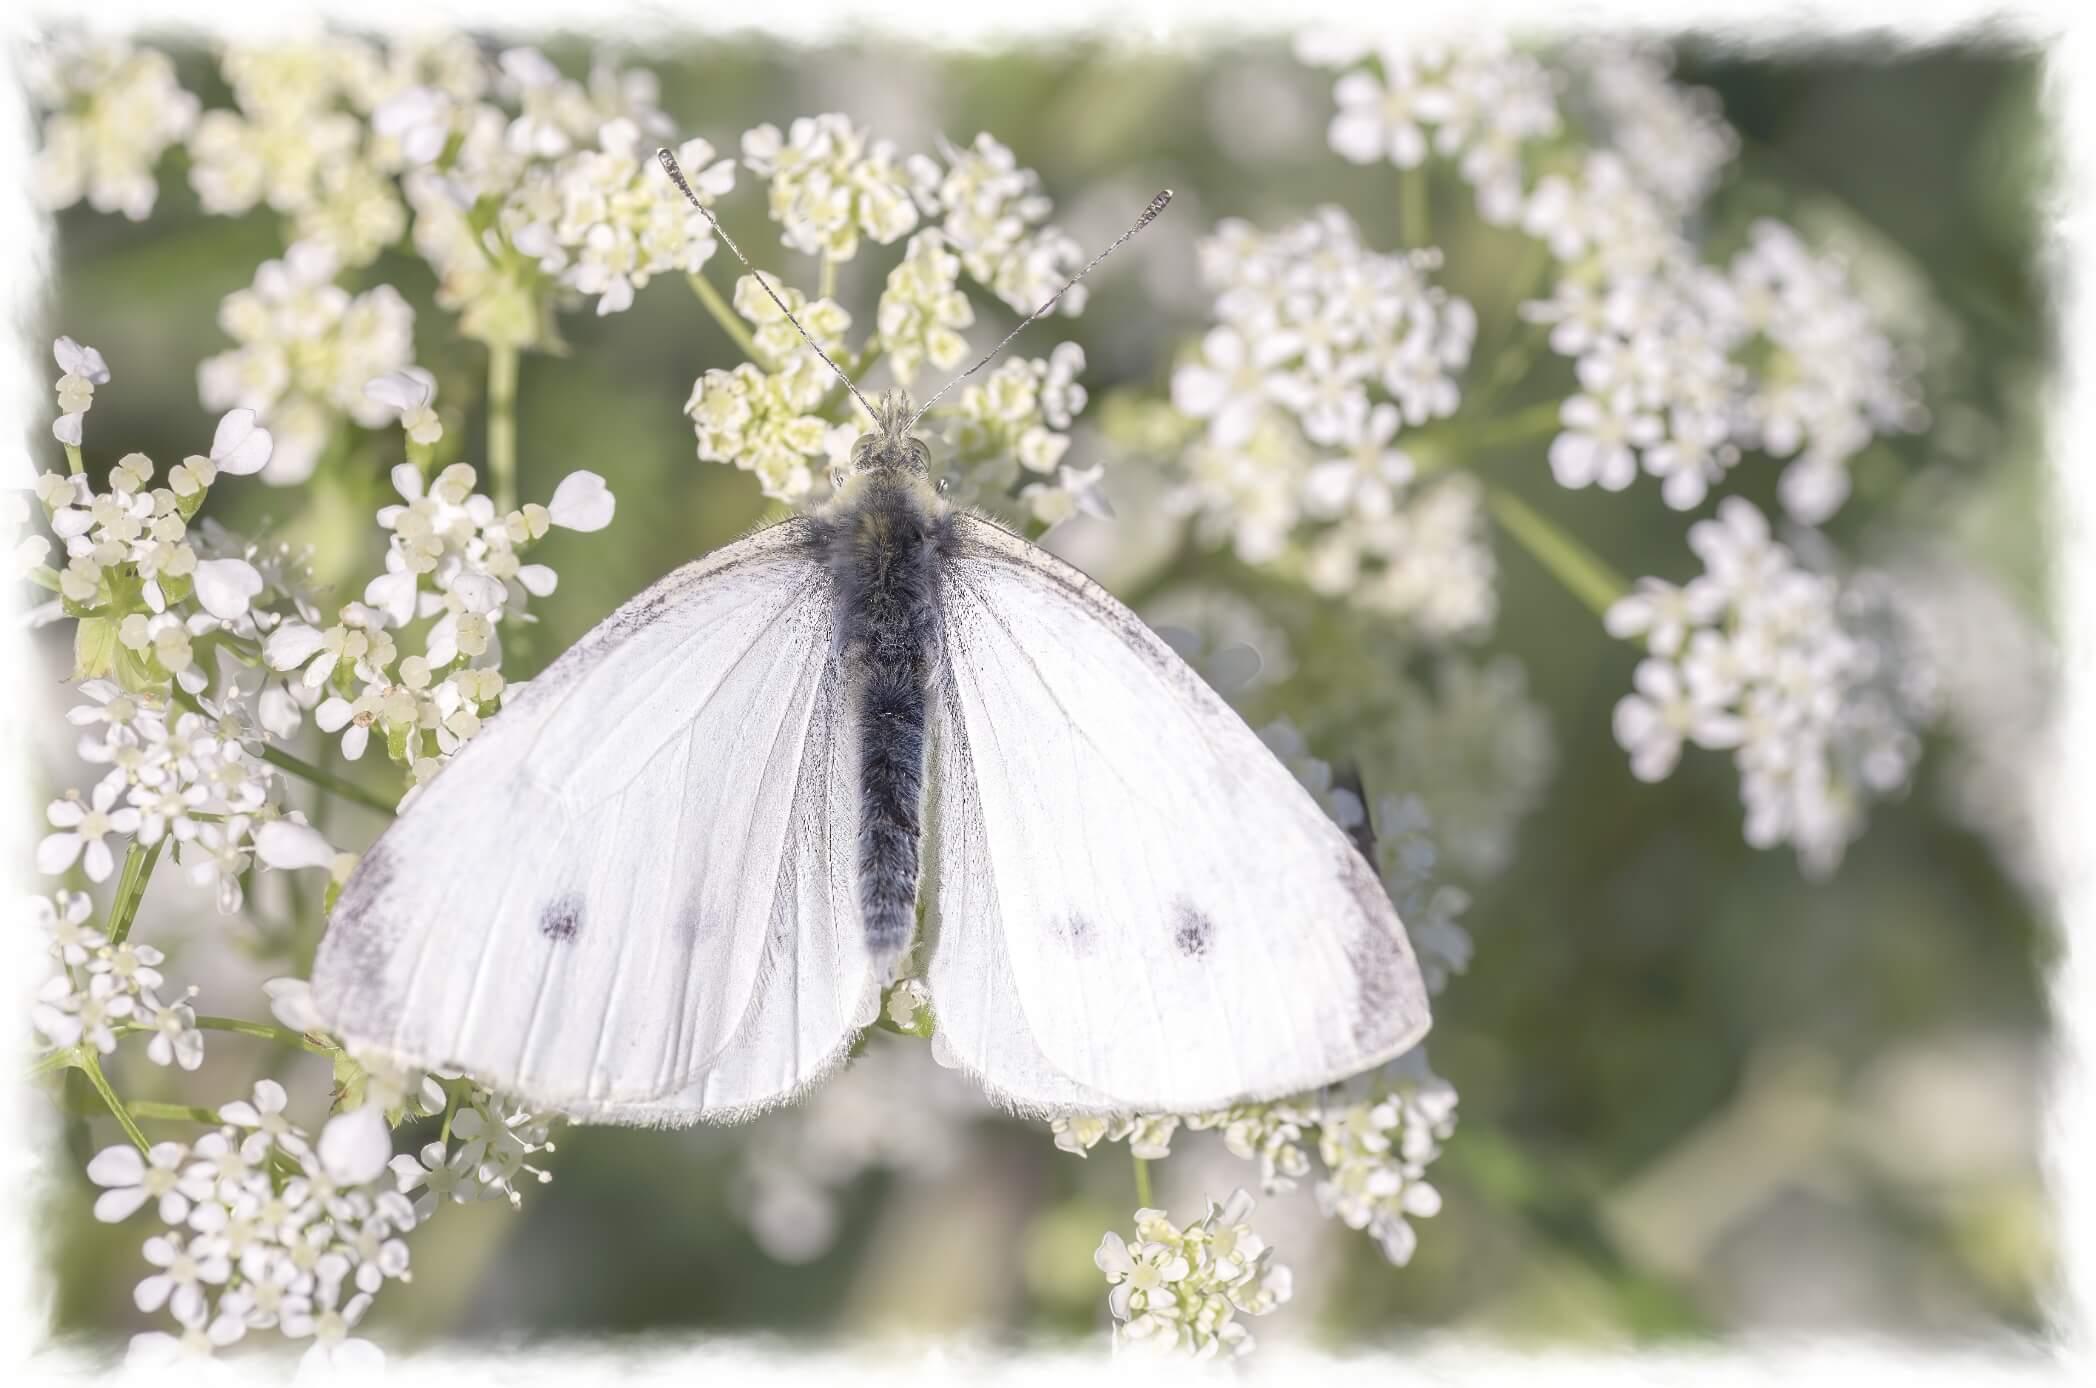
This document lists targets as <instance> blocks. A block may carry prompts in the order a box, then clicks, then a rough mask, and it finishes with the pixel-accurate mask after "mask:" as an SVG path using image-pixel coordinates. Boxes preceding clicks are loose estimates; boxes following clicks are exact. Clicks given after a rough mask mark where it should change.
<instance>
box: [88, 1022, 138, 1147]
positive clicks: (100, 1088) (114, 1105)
mask: <svg viewBox="0 0 2096 1388" xmlns="http://www.w3.org/2000/svg"><path fill="white" fill-rule="evenodd" d="M80 1068H81V1069H83V1070H85V1071H86V1072H87V1082H88V1083H89V1084H92V1085H93V1086H94V1087H95V1093H97V1094H99V1095H101V1096H102V1102H103V1103H105V1104H107V1105H108V1106H109V1111H110V1112H111V1113H112V1114H114V1115H115V1116H116V1121H117V1125H118V1126H119V1127H121V1128H122V1129H123V1130H124V1136H126V1137H128V1138H130V1139H131V1143H132V1145H133V1146H135V1147H137V1148H138V1150H139V1151H141V1152H150V1151H151V1150H152V1149H153V1144H152V1143H150V1142H147V1141H146V1135H145V1134H144V1133H142V1132H140V1131H139V1130H138V1124H137V1122H136V1121H134V1120H133V1119H132V1117H131V1113H130V1110H128V1109H126V1108H125V1107H124V1101H123V1100H122V1099H119V1098H117V1096H116V1091H115V1090H114V1089H111V1088H110V1087H109V1079H108V1077H107V1076H105V1075H104V1074H103V1073H102V1062H101V1060H100V1059H99V1058H98V1057H97V1056H96V1055H95V1048H94V1047H93V1046H88V1045H83V1046H82V1047H81V1048H80Z"/></svg>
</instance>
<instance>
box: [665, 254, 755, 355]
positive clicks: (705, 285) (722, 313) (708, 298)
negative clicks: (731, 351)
mask: <svg viewBox="0 0 2096 1388" xmlns="http://www.w3.org/2000/svg"><path fill="white" fill-rule="evenodd" d="M684 279H685V282H686V283H688V284H689V285H690V286H691V292H692V293H694V294H696V295H698V296H699V302H700V303H702V304H704V305H705V306H706V311H707V312H708V313H710V314H712V315H713V321H714V322H716V323H718V324H720V326H721V331H722V332H724V333H726V334H727V335H728V336H729V337H730V338H732V339H733V340H734V343H735V345H736V346H737V347H740V348H741V349H742V354H743V355H744V356H746V357H748V358H749V359H750V360H751V361H753V362H755V363H756V364H757V365H759V366H763V365H764V364H765V362H764V354H763V353H761V352H759V351H758V350H757V339H756V338H754V337H751V336H750V330H749V326H748V325H747V324H746V323H744V322H743V321H742V319H741V318H740V317H738V316H737V315H736V313H735V310H734V309H732V308H730V307H728V301H727V300H726V299H723V298H722V297H721V296H720V291H719V290H718V289H715V288H714V287H713V284H712V282H711V281H709V280H708V279H707V278H706V277H705V276H704V275H701V274H699V273H697V272H696V271H695V272H693V273H692V274H689V275H686V276H685V277H684Z"/></svg>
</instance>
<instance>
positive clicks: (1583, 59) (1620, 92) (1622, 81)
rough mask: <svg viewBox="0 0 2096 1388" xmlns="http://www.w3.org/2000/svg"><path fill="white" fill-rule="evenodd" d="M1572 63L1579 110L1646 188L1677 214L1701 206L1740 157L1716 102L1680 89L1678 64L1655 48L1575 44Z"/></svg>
mask: <svg viewBox="0 0 2096 1388" xmlns="http://www.w3.org/2000/svg"><path fill="white" fill-rule="evenodd" d="M1565 59H1566V61H1567V64H1568V66H1569V67H1570V69H1571V73H1572V76H1573V92H1572V94H1571V97H1570V100H1571V102H1572V104H1573V105H1574V106H1575V107H1580V108H1583V114H1584V116H1585V119H1586V122H1587V124H1589V125H1591V126H1593V127H1594V129H1595V131H1596V133H1597V134H1598V136H1599V137H1600V138H1601V139H1602V140H1603V141H1605V142H1606V143H1607V144H1608V145H1610V146H1611V147H1612V148H1614V149H1615V150H1616V151H1617V152H1618V153H1619V154H1621V155H1622V157H1623V160H1624V162H1625V163H1626V164H1628V165H1629V166H1630V170H1631V172H1632V173H1633V174H1634V175H1635V176H1636V179H1637V181H1638V183H1639V185H1640V186H1642V187H1643V188H1645V189H1646V190H1647V191H1649V192H1651V193H1652V194H1653V195H1654V196H1655V197H1657V198H1659V199H1660V200H1661V201H1662V202H1664V203H1665V204H1666V205H1667V206H1669V207H1671V208H1675V209H1677V210H1680V211H1686V210H1688V209H1690V208H1693V207H1698V206H1701V205H1702V202H1703V199H1704V198H1705V197H1707V196H1708V195H1709V193H1710V191H1711V190H1712V189H1713V188H1714V187H1716V186H1717V182H1718V180H1719V179H1720V178H1721V177H1722V176H1723V175H1724V172H1725V169H1726V167H1727V166H1728V165H1730V164H1731V162H1732V160H1733V159H1734V157H1736V156H1737V155H1738V153H1739V135H1738V133H1737V132H1736V131H1734V130H1733V129H1732V127H1731V126H1730V125H1728V124H1726V122H1725V116H1724V112H1723V111H1722V110H1721V109H1720V107H1719V105H1718V99H1717V94H1716V93H1715V92H1712V91H1710V90H1709V89H1707V88H1704V87H1688V86H1683V85H1682V84H1681V83H1679V82H1676V81H1675V80H1674V63H1673V59H1672V57H1671V56H1670V55H1669V54H1668V53H1667V52H1666V50H1664V49H1662V48H1659V47H1656V46H1648V45H1644V44H1638V43H1619V42H1587V43H1581V42H1575V43H1573V44H1572V45H1571V46H1570V47H1569V49H1568V50H1567V52H1566V53H1565Z"/></svg>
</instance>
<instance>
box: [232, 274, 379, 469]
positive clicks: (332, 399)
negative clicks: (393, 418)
mask: <svg viewBox="0 0 2096 1388" xmlns="http://www.w3.org/2000/svg"><path fill="white" fill-rule="evenodd" d="M339 269H340V266H339V264H338V262H337V261H336V258H335V253H334V251H332V250H331V249H329V248H328V247H327V246H326V245H324V244H322V243H320V242H317V241H301V242H298V243H296V244H295V245H293V246H292V247H291V249H290V250H288V251H286V252H285V254H284V258H283V259H281V260H269V261H264V262H263V263H262V265H261V266H260V267H259V268H257V269H256V271H255V280H254V283H253V284H252V285H251V286H249V287H248V288H246V289H237V290H235V291H234V292H233V293H231V294H228V295H227V296H226V298H225V301H224V302H223V303H222V304H220V305H219V310H218V324H219V327H220V328H222V329H224V331H225V334H226V336H228V337H230V338H232V339H233V341H234V342H235V343H236V344H238V345H237V346H235V347H233V348H231V349H229V350H227V351H224V352H219V353H217V354H215V355H213V356H210V357H207V358H205V359H204V361H203V362H202V363H201V364H199V366H198V367H197V395H198V396H199V398H201V399H202V400H203V402H204V407H205V408H206V409H212V410H227V409H236V408H237V409H244V410H252V411H254V412H255V414H256V415H257V416H259V417H260V418H262V419H263V420H265V421H266V422H267V423H268V424H269V426H270V432H271V433H272V434H273V435H275V437H276V450H275V452H274V453H273V454H272V456H271V459H270V464H269V466H268V467H267V468H266V469H265V470H264V472H263V474H262V480H263V481H265V482H271V483H275V484H277V485H280V486H282V485H290V484H293V483H297V482H303V481H305V480H306V478H308V477H310V476H311V475H312V473H313V467H314V465H315V464H316V463H317V462H318V461H319V459H320V453H321V450H322V448H324V447H325V446H326V444H327V441H328V439H329V438H331V437H332V436H333V435H334V433H335V431H336V429H337V427H338V426H339V425H340V423H341V421H342V420H343V419H344V418H347V419H349V420H350V421H352V422H354V423H356V424H358V425H360V426H362V427H364V428H367V429H374V428H378V427H379V426H381V425H383V424H385V423H386V421H387V419H388V418H389V415H388V412H387V410H386V408H385V407H384V406H383V405H382V404H381V403H380V402H378V401H376V400H373V399H372V398H371V397H370V396H369V395H368V394H366V391H365V387H366V386H367V385H368V384H369V383H370V382H371V381H372V380H374V379H376V378H378V377H380V376H384V375H386V374H388V373H389V372H394V371H398V370H402V369H404V368H406V367H407V366H408V365H409V364H410V363H411V362H412V360H413V358H414V351H415V310H414V309H412V308H410V307H409V306H408V302H407V300H405V299H403V298H402V297H401V296H400V293H399V291H397V290H395V289H394V288H393V286H391V285H389V284H381V285H378V286H376V287H375V288H373V289H370V290H367V291H365V292H364V293H362V294H351V293H350V292H349V291H348V290H346V289H344V288H342V287H341V286H340V285H338V284H336V283H335V277H336V274H337V272H338V270H339Z"/></svg>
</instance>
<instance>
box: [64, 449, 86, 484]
mask: <svg viewBox="0 0 2096 1388" xmlns="http://www.w3.org/2000/svg"><path fill="white" fill-rule="evenodd" d="M65 451H66V467H67V469H68V470H69V471H71V472H72V474H73V475H74V476H75V477H77V476H79V475H80V474H81V473H83V472H86V471H87V464H86V463H85V462H83V461H82V460H81V457H80V446H79V445H78V444H72V443H69V444H67V445H66V446H65Z"/></svg>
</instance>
